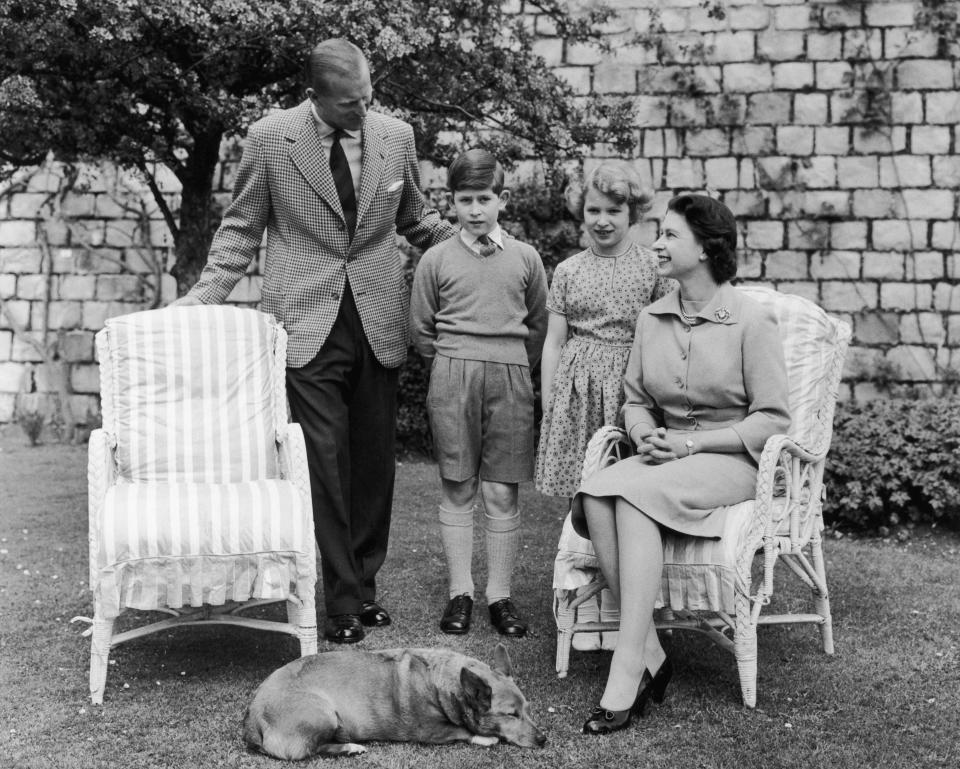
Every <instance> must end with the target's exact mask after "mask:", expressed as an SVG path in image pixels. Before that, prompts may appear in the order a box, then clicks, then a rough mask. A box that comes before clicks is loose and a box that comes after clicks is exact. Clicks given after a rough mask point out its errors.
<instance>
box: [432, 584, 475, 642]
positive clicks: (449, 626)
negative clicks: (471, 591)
mask: <svg viewBox="0 0 960 769" xmlns="http://www.w3.org/2000/svg"><path fill="white" fill-rule="evenodd" d="M472 615H473V599H472V598H471V597H470V596H468V595H467V594H466V593H464V594H463V595H455V596H454V597H453V598H451V599H450V602H449V603H448V604H447V608H446V609H445V610H444V612H443V617H441V619H440V629H441V630H442V631H443V632H444V633H449V634H450V635H463V634H464V633H466V632H467V631H468V630H469V629H470V617H471V616H472Z"/></svg>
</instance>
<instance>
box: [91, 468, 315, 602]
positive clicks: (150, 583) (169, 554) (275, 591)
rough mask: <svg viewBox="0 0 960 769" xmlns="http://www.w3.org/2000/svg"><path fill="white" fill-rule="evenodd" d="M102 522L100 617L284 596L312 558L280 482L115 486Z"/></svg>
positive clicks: (289, 487) (291, 494) (300, 520)
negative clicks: (133, 609) (305, 562)
mask: <svg viewBox="0 0 960 769" xmlns="http://www.w3.org/2000/svg"><path fill="white" fill-rule="evenodd" d="M101 520H102V523H101V526H100V530H99V532H97V536H98V538H99V542H98V545H99V546H98V563H97V567H98V570H99V583H98V585H97V590H98V591H99V592H100V598H101V600H102V606H103V607H104V611H105V612H106V614H107V615H108V616H116V615H117V614H119V612H120V611H121V610H122V609H124V608H135V609H143V610H149V609H158V608H162V607H170V608H181V607H183V606H200V605H202V604H204V603H208V604H215V605H218V604H222V603H224V602H225V601H226V600H233V601H245V600H249V599H250V598H259V599H274V600H275V599H282V598H287V597H289V596H290V595H291V594H297V592H298V591H297V589H296V585H295V584H294V583H295V581H296V580H297V579H298V578H299V577H298V576H297V575H298V573H303V574H307V573H310V572H311V571H312V569H310V568H308V567H306V566H305V565H304V561H305V560H309V561H313V559H314V558H315V555H314V543H313V540H312V537H310V536H309V533H308V532H305V531H304V521H305V517H304V511H303V502H302V499H301V496H300V493H299V492H298V490H297V488H296V487H295V486H294V485H293V484H292V483H290V482H289V481H283V480H262V481H253V482H248V483H235V484H188V483H182V484H175V485H174V484H158V483H123V484H119V485H116V486H112V487H111V488H110V489H109V490H108V491H107V494H106V497H105V499H104V505H103V515H102V519H101ZM298 563H299V564H300V568H299V569H298ZM114 612H115V613H116V614H114Z"/></svg>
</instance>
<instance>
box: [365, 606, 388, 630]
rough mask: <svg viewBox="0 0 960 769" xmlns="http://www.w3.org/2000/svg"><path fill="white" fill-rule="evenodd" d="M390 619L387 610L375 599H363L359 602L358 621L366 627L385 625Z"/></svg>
mask: <svg viewBox="0 0 960 769" xmlns="http://www.w3.org/2000/svg"><path fill="white" fill-rule="evenodd" d="M391 621H392V620H391V619H390V615H389V614H387V610H386V609H384V608H383V607H382V606H381V605H380V604H378V603H377V602H376V601H364V602H363V603H361V604H360V622H362V623H363V624H364V625H366V626H367V627H386V626H387V625H389V624H390V622H391Z"/></svg>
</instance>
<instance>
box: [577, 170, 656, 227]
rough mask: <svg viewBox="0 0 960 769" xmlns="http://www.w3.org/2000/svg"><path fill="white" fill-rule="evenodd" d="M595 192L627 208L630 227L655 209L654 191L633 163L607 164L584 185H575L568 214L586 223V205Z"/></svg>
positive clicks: (595, 171) (588, 175) (596, 171)
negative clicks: (590, 195) (632, 165)
mask: <svg viewBox="0 0 960 769" xmlns="http://www.w3.org/2000/svg"><path fill="white" fill-rule="evenodd" d="M591 189H594V190H596V191H597V192H599V193H601V194H603V195H606V196H607V197H608V198H611V199H612V200H615V201H617V203H619V204H621V205H623V204H626V206H627V210H628V211H629V213H630V224H636V223H637V222H639V221H640V219H641V218H642V217H643V215H644V214H645V213H646V212H647V211H649V210H650V208H651V206H653V190H651V189H650V188H649V187H646V186H645V185H644V184H643V182H642V181H641V180H640V175H639V174H638V173H637V172H636V171H634V170H633V168H632V167H631V166H630V164H629V163H626V162H624V161H622V160H607V161H604V162H603V163H601V164H600V165H598V166H597V167H596V168H594V169H593V170H592V171H591V172H590V173H589V174H587V178H586V179H584V180H583V183H582V184H571V185H570V186H568V187H567V189H566V191H565V193H564V195H565V197H566V199H567V210H568V211H570V213H571V214H573V215H574V216H575V217H577V218H578V219H579V220H580V221H583V204H584V201H585V200H586V197H587V192H588V191H590V190H591Z"/></svg>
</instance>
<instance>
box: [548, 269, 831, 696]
mask: <svg viewBox="0 0 960 769" xmlns="http://www.w3.org/2000/svg"><path fill="white" fill-rule="evenodd" d="M740 290H742V291H745V292H747V293H748V294H749V295H750V296H751V297H753V298H754V299H757V300H759V301H760V302H763V303H764V304H766V305H767V306H769V307H770V308H771V309H772V310H773V311H774V313H775V314H776V316H777V318H778V320H779V324H780V335H781V338H782V340H783V345H784V355H785V358H786V363H787V376H788V380H789V384H790V396H789V400H790V413H791V417H792V422H791V427H790V432H789V434H788V435H775V436H773V437H771V438H770V439H769V440H768V441H767V443H766V446H765V447H764V451H763V455H762V457H761V461H760V466H759V472H758V476H757V493H756V499H754V500H750V501H748V502H744V503H741V504H739V505H734V506H732V507H731V508H730V510H729V511H728V514H727V520H726V528H725V530H724V534H723V536H722V537H721V538H720V539H719V540H706V539H699V538H694V537H683V536H680V535H677V536H666V537H665V538H664V569H663V576H662V578H661V586H660V587H661V589H660V598H659V600H658V603H657V606H658V610H657V612H656V618H657V622H656V625H657V628H658V629H659V630H668V629H685V630H697V631H700V632H703V633H705V634H706V635H707V636H708V637H710V638H711V639H712V640H714V641H716V642H717V643H718V644H719V645H720V646H722V647H723V648H726V649H728V650H729V651H732V652H733V653H734V656H735V658H736V661H737V667H738V670H739V674H740V687H741V692H742V695H743V702H744V704H745V705H747V706H748V707H751V708H752V707H755V706H756V701H757V693H756V681H757V627H758V626H759V625H769V624H784V623H814V624H817V625H818V626H819V629H820V637H821V643H822V647H823V650H824V652H826V653H827V654H832V653H833V634H832V628H831V619H830V601H829V597H828V593H827V581H826V573H825V571H824V562H823V548H822V542H821V531H822V529H823V518H822V501H823V468H824V462H825V459H826V455H827V450H828V448H829V446H830V437H831V433H832V427H833V412H834V407H835V405H836V399H837V393H838V389H839V383H840V374H841V369H842V366H843V358H844V354H845V352H846V348H847V344H848V343H849V340H850V327H849V326H848V324H846V323H844V322H843V321H840V320H837V319H835V318H831V317H830V316H828V315H827V314H826V313H824V312H823V310H821V309H820V308H819V307H818V306H817V305H816V304H814V303H813V302H811V301H809V300H806V299H803V298H801V297H797V296H790V295H787V294H780V293H777V292H776V291H773V290H771V289H769V288H762V287H748V288H741V289H740ZM630 450H631V447H630V444H629V439H628V438H627V437H626V435H625V434H624V432H623V431H622V430H620V429H618V428H615V427H604V428H601V429H600V430H599V431H598V432H597V433H596V434H595V435H594V437H593V439H592V440H591V441H590V444H589V446H588V448H587V457H586V460H585V463H584V469H583V474H584V477H586V476H587V475H589V474H591V473H593V472H596V471H597V470H598V469H600V468H601V467H604V466H606V465H608V464H611V463H612V462H616V461H617V460H618V459H621V458H622V457H623V456H624V455H625V454H626V453H629V452H630ZM755 556H762V560H763V578H762V580H760V581H759V584H758V585H756V586H753V585H752V580H751V565H752V564H753V561H754V557H755ZM777 561H782V562H783V563H784V564H785V565H786V566H787V567H789V570H790V572H792V573H793V574H795V575H796V576H798V577H799V578H800V579H801V580H803V582H804V583H805V584H806V585H807V586H808V587H809V588H810V590H811V592H812V599H813V612H812V613H808V614H800V613H790V614H767V615H761V612H762V611H763V609H764V608H765V607H766V606H767V605H768V604H769V603H770V600H771V597H772V596H773V593H774V565H775V564H776V562H777ZM598 599H602V600H600V601H598ZM598 603H599V604H600V605H599V606H598ZM601 612H602V614H601ZM604 615H605V617H604ZM554 616H555V618H556V621H557V673H558V675H559V676H560V677H561V678H563V677H565V676H566V674H567V669H568V666H569V658H570V649H571V646H572V645H573V640H574V636H575V635H576V634H578V633H585V634H590V635H589V636H585V638H587V639H589V640H588V642H587V643H581V644H578V646H579V647H581V648H600V647H601V646H602V647H603V648H607V649H609V648H612V647H613V646H614V645H615V642H616V635H615V633H616V630H617V627H618V625H619V622H618V612H617V607H615V606H610V605H609V590H606V587H605V582H604V580H603V577H602V576H601V575H600V572H599V570H598V568H597V563H596V557H595V555H594V553H593V548H592V546H591V544H590V542H589V540H586V539H582V538H581V537H579V536H578V535H577V534H576V533H575V532H574V531H573V527H572V525H571V523H570V516H569V515H568V516H567V519H566V521H565V523H564V528H563V532H562V533H561V537H560V543H559V547H558V553H557V557H556V561H555V564H554ZM598 634H599V639H602V643H601V642H600V641H599V640H598ZM609 634H613V635H609Z"/></svg>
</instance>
